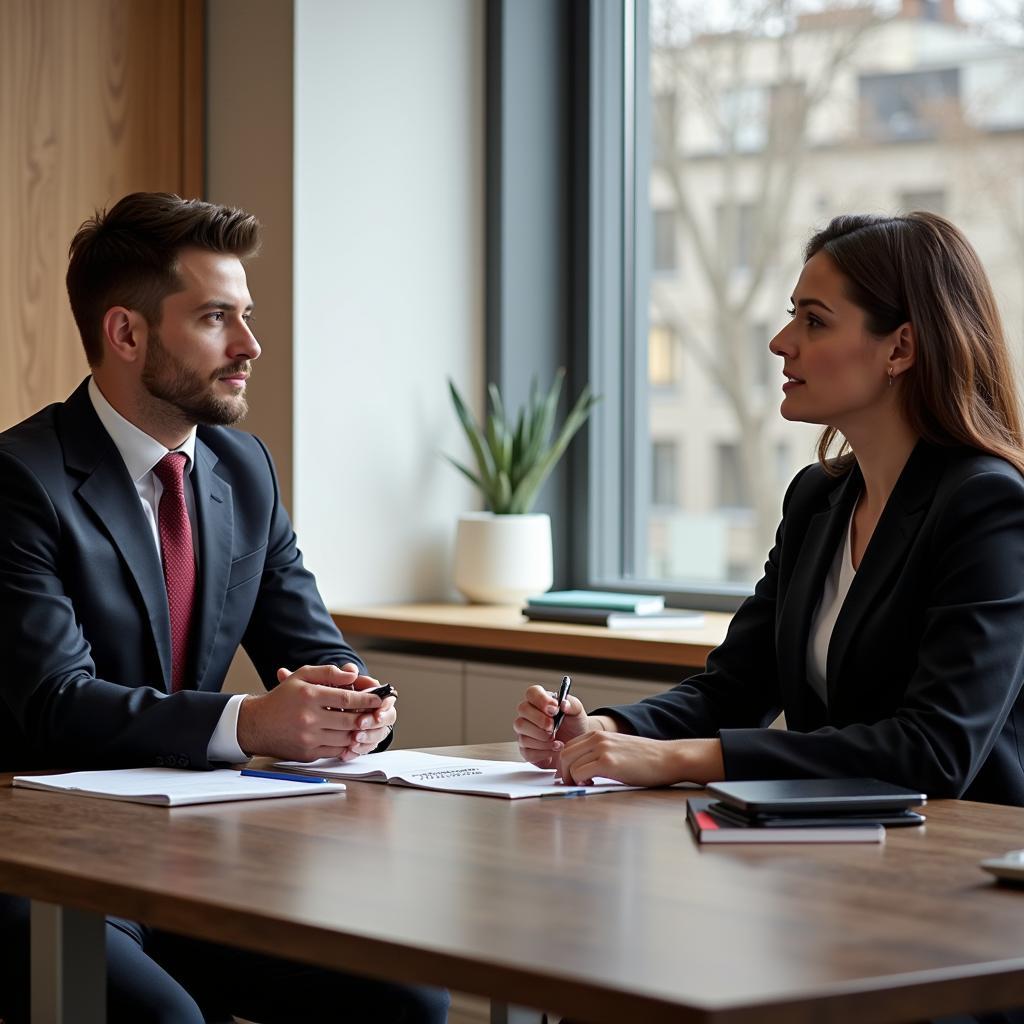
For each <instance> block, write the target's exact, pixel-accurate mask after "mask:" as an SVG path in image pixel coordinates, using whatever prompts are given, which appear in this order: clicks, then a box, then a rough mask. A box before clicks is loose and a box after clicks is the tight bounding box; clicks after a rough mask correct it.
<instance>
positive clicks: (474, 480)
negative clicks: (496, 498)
mask: <svg viewBox="0 0 1024 1024" xmlns="http://www.w3.org/2000/svg"><path fill="white" fill-rule="evenodd" d="M445 458H446V459H447V460H448V461H449V462H450V463H451V464H452V465H453V466H454V467H455V468H456V469H457V470H458V471H459V472H460V473H462V475H463V476H465V477H466V478H467V479H468V480H469V482H470V483H471V484H473V486H474V487H476V488H477V490H478V491H480V493H481V494H482V495H483V496H484V498H485V499H486V498H487V488H486V487H485V486H484V483H483V481H482V480H481V479H480V477H478V476H477V475H476V473H474V472H473V471H472V470H471V469H467V468H466V467H465V466H464V465H463V464H462V463H461V462H458V461H456V460H455V459H453V458H452V457H451V456H450V455H445Z"/></svg>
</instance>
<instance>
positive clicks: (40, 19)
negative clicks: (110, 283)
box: [0, 0, 203, 429]
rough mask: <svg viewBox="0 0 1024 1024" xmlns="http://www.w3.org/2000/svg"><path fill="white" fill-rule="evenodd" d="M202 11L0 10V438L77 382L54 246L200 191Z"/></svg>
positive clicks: (176, 1) (164, 4) (69, 2)
mask: <svg viewBox="0 0 1024 1024" xmlns="http://www.w3.org/2000/svg"><path fill="white" fill-rule="evenodd" d="M202 48H203V0H0V429H3V428H5V427H7V426H10V425H11V424H12V423H15V422H17V421H18V420H20V419H23V418H24V417H25V416H28V415H29V414H30V413H32V412H34V411H35V410H36V409H39V408H40V407H41V406H43V405H45V404H47V403H49V402H52V401H58V400H61V399H63V398H65V397H66V396H67V395H68V394H69V393H70V392H71V391H72V390H73V389H74V387H75V386H76V385H77V384H78V382H79V381H80V380H81V379H82V377H84V376H85V374H86V373H87V372H88V367H87V365H86V362H85V356H84V354H83V352H82V346H81V342H80V340H79V337H78V332H77V330H76V329H75V325H74V320H73V319H72V317H71V312H70V309H69V307H68V301H67V293H66V291H65V288H64V273H65V271H66V269H67V249H68V243H69V242H70V240H71V237H72V235H73V234H74V233H75V231H76V230H77V228H78V226H79V225H80V224H81V223H82V221H84V220H85V219H86V218H87V217H89V216H91V215H92V213H93V211H95V210H96V209H98V208H102V207H105V206H109V205H110V204H112V203H113V202H115V201H116V200H117V199H119V198H120V197H121V196H122V195H124V194H126V193H128V192H134V191H136V190H143V189H146V190H160V191H167V192H177V193H178V194H179V195H186V196H199V195H201V193H202V189H203V117H202V114H203V59H202Z"/></svg>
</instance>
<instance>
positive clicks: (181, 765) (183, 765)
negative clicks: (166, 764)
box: [178, 757, 192, 768]
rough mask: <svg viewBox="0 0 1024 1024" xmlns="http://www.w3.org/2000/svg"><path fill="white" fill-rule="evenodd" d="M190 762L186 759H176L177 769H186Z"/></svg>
mask: <svg viewBox="0 0 1024 1024" xmlns="http://www.w3.org/2000/svg"><path fill="white" fill-rule="evenodd" d="M191 763H192V762H191V761H190V760H189V759H188V758H187V757H179V758H178V767H179V768H187V767H188V766H189V765H190V764H191Z"/></svg>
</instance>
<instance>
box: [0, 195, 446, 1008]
mask: <svg viewBox="0 0 1024 1024" xmlns="http://www.w3.org/2000/svg"><path fill="white" fill-rule="evenodd" d="M258 245H259V224H258V222H257V221H256V220H255V218H253V217H252V216H250V215H248V214H246V213H244V212H242V211H239V210H233V209H229V208H226V207H221V206H215V205H212V204H209V203H203V202H199V201H184V200H181V199H179V198H178V197H177V196H171V195H166V194H160V193H136V194H133V195H130V196H126V197H125V198H124V199H122V200H121V201H120V202H118V203H117V204H116V205H115V206H114V207H113V208H112V209H111V210H110V211H109V212H107V213H105V214H98V215H97V216H96V218H94V219H92V220H90V221H87V222H86V223H85V224H84V225H83V226H82V228H81V229H80V230H79V232H78V233H77V235H76V236H75V238H74V240H73V242H72V244H71V259H70V264H69V268H68V275H67V284H68V294H69V297H70V300H71V307H72V311H73V313H74V316H75V320H76V322H77V324H78V328H79V331H80V333H81V335H82V340H83V343H84V346H85V351H86V356H87V358H88V361H89V365H90V368H91V370H92V375H91V377H90V378H88V379H87V380H86V381H84V382H83V383H82V385H81V386H80V387H79V388H78V389H77V390H76V391H75V392H74V394H73V395H71V397H70V398H69V399H68V400H67V401H66V402H64V403H62V404H55V405H52V406H49V407H47V408H45V409H43V410H41V411H40V412H38V413H36V414H35V415H34V416H32V417H30V418H29V419H28V420H25V421H24V422H23V423H20V424H18V425H17V426H15V427H13V428H11V429H10V430H8V431H6V432H5V433H3V434H0V650H2V651H3V660H2V662H0V666H2V667H0V698H2V699H0V768H2V769H4V770H12V769H20V770H24V769H29V768H37V767H57V766H68V767H78V768H93V767H123V768H127V767H132V766H146V765H149V766H154V765H156V766H165V767H175V768H192V769H202V768H208V767H210V766H211V765H212V764H215V763H233V762H238V761H244V760H246V759H247V758H249V757H252V756H254V755H270V756H274V757H280V758H287V759H295V760H312V759H314V758H318V757H341V758H343V759H346V760H348V759H351V758H353V757H357V756H359V755H360V754H363V753H367V752H369V751H372V750H375V749H381V748H383V747H385V746H387V744H388V743H389V742H390V738H391V731H392V729H393V727H394V723H395V718H396V709H395V707H394V703H395V702H394V698H393V697H388V698H386V699H385V700H383V701H382V700H381V699H380V698H379V697H378V696H376V695H373V694H371V693H368V692H366V691H368V690H369V689H371V688H373V687H374V686H375V685H376V680H374V679H372V678H371V677H370V676H369V675H368V674H367V671H366V667H365V665H364V664H363V663H362V661H361V660H360V659H359V657H358V656H357V655H356V653H355V652H354V651H353V650H352V648H351V647H349V645H348V644H347V643H346V642H345V640H344V638H343V637H342V635H341V633H340V632H339V631H338V629H337V628H336V627H335V625H334V623H333V621H332V619H331V617H330V615H329V614H328V612H327V610H326V608H325V607H324V604H323V601H322V600H321V598H320V595H319V593H318V591H317V588H316V584H315V581H314V579H313V576H312V575H311V574H310V573H309V571H308V570H306V569H305V568H304V566H303V564H302V556H301V554H300V553H299V550H298V548H297V546H296V538H295V534H294V532H293V531H292V527H291V524H290V522H289V519H288V515H287V513H286V512H285V510H284V508H283V507H282V505H281V500H280V493H279V489H278V482H277V477H276V474H275V472H274V467H273V463H272V461H271V459H270V455H269V453H268V452H267V450H266V448H265V447H264V445H263V444H262V443H261V442H260V441H259V440H258V439H257V438H255V437H252V436H250V435H247V434H243V433H240V432H238V431H233V430H228V429H226V427H227V426H228V425H230V424H233V423H236V422H237V421H238V420H240V419H241V418H242V417H243V416H244V415H245V412H246V411H247V406H246V399H245V391H246V381H247V379H248V377H249V375H250V373H251V372H252V366H253V363H254V361H255V360H256V359H257V358H258V356H259V354H260V346H259V344H258V342H257V341H256V338H255V336H254V335H253V333H252V330H251V329H250V328H251V325H250V318H251V315H252V306H253V304H252V299H251V298H250V295H249V290H248V287H247V284H246V276H245V270H244V267H243V260H245V259H246V258H248V257H250V256H252V255H253V254H254V253H255V252H256V250H257V249H258ZM239 645H241V646H242V647H244V648H245V650H246V651H247V653H248V654H249V656H250V657H251V659H252V661H253V663H254V665H255V666H256V669H257V671H258V672H259V674H260V677H261V679H262V680H263V682H264V684H265V685H266V687H267V690H268V692H267V693H266V694H262V695H259V696H254V695H234V696H232V695H230V694H224V693H221V688H222V685H223V683H224V679H225V676H226V674H227V671H228V667H229V665H230V663H231V660H232V658H233V657H234V654H235V652H236V650H237V648H238V647H239ZM26 930H27V925H26V908H25V902H24V901H21V900H14V899H11V898H8V897H0V933H2V934H3V935H4V937H5V939H6V940H7V943H9V944H10V952H9V953H7V954H6V955H3V956H0V1017H3V1016H4V1015H5V1014H6V1015H7V1017H8V1019H9V1020H16V1019H19V1016H20V1015H22V1014H24V1013H25V998H26V990H27V968H26V964H25V963H24V957H25V950H26V949H27V935H26ZM107 932H108V968H109V977H108V990H109V1002H110V1019H111V1020H118V1021H120V1020H124V1021H131V1022H133V1024H136V1022H140V1021H148V1020H153V1021H175V1022H179V1021H182V1022H184V1021H188V1022H192V1021H195V1022H196V1024H198V1022H201V1021H203V1020H204V1014H210V1013H214V1014H221V1015H224V1014H226V1013H232V1012H234V1013H239V1014H243V1015H245V1016H247V1017H253V1018H254V1019H258V1020H260V1021H266V1022H269V1021H285V1020H289V1021H290V1020H307V1019H313V1018H316V1019H331V1017H330V1016H329V1014H330V1013H333V1012H338V1014H339V1019H340V1018H341V1017H342V1016H343V1017H344V1018H345V1019H347V1020H377V1019H379V1020H395V1021H398V1020H401V1021H414V1020H415V1021H442V1020H444V1019H445V1015H446V1008H447V996H446V994H445V993H443V992H437V991H433V990H426V989H414V988H408V987H402V986H396V985H387V984H383V983H380V982H373V981H369V980H366V979H359V978H349V977H344V976H340V975H337V974H332V973H330V972H325V971H317V970H312V969H305V968H299V967H297V966H296V965H294V964H289V963H287V962H285V961H274V960H271V959H269V958H266V957H255V956H251V955H249V954H244V953H241V952H239V951H236V950H230V949H225V948H222V947H215V946H211V945H210V944H207V943H198V942H190V941H188V940H184V939H181V938H178V937H174V936H170V935H166V934H162V933H159V932H155V931H153V930H152V929H148V928H146V927H144V926H142V925H139V924H136V923H134V922H127V921H113V920H112V921H111V922H110V923H109V924H108V928H107ZM5 944H6V943H5ZM214 993H216V994H217V995H216V998H214V997H213V996H214ZM225 997H226V998H225ZM5 1002H6V1003H7V1004H8V1005H5ZM325 1014H328V1016H325Z"/></svg>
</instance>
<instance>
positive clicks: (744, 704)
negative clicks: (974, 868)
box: [608, 442, 1024, 805]
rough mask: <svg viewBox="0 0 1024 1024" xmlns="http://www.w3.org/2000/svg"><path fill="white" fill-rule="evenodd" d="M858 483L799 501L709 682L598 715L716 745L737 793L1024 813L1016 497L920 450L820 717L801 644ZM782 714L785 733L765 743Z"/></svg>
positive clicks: (851, 608)
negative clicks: (760, 785) (756, 785)
mask: <svg viewBox="0 0 1024 1024" xmlns="http://www.w3.org/2000/svg"><path fill="white" fill-rule="evenodd" d="M862 489H863V479H862V477H861V475H860V472H859V470H858V469H857V468H856V467H854V468H853V469H852V470H850V471H849V472H848V473H847V474H846V475H845V476H844V477H842V478H840V479H838V480H837V479H836V478H834V477H829V476H828V475H827V474H826V473H825V472H824V471H823V470H822V468H821V467H820V466H817V465H814V466H810V467H807V468H806V469H804V470H803V471H801V473H800V474H799V475H798V476H797V478H796V479H795V480H794V481H793V483H792V484H791V486H790V488H789V491H788V493H787V495H786V499H785V502H784V505H783V517H782V522H781V525H780V526H779V530H778V534H777V537H776V543H775V546H774V548H773V549H772V551H771V553H770V554H769V556H768V562H767V564H766V565H765V573H764V577H763V578H762V579H761V580H760V582H759V583H758V584H757V586H756V588H755V591H754V595H753V596H752V597H750V598H749V599H748V600H747V601H746V602H745V603H744V604H743V605H742V606H741V607H740V609H739V610H738V611H737V612H736V614H735V616H734V618H733V621H732V624H731V626H730V629H729V632H728V634H727V636H726V639H725V641H724V642H723V643H722V645H721V646H720V647H718V648H717V649H716V650H715V651H713V652H712V654H711V655H710V656H709V658H708V662H707V666H706V669H705V671H704V672H702V673H700V674H699V675H696V676H693V677H691V678H690V679H687V680H686V681H684V682H683V683H681V684H679V685H678V686H676V687H675V688H674V689H672V690H671V691H669V692H668V693H665V694H661V695H658V696H655V697H650V698H647V699H645V700H643V701H641V702H640V703H638V704H633V705H624V706H621V707H617V708H613V709H608V710H609V711H610V713H612V714H614V715H615V716H616V717H617V718H619V719H621V720H624V721H625V722H627V723H628V724H629V726H630V727H631V729H632V730H633V731H634V732H636V733H637V734H639V735H642V736H652V737H658V738H662V739H675V738H683V737H707V736H718V737H720V738H721V742H722V751H723V755H724V761H725V771H726V775H727V777H728V778H730V779H757V778H793V777H801V776H805V777H806V776H818V777H839V776H846V777H854V778H856V777H861V776H873V777H876V778H880V779H887V780H889V781H892V782H895V783H901V784H904V785H908V786H912V787H914V788H919V789H921V790H922V791H924V792H926V793H928V794H929V795H930V796H933V797H965V798H968V799H972V800H983V801H989V802H993V803H1008V804H1020V805H1024V765H1022V750H1024V698H1022V696H1021V682H1022V676H1024V481H1022V479H1021V477H1020V475H1019V474H1018V472H1017V471H1016V470H1015V469H1014V468H1013V467H1011V466H1010V465H1009V464H1007V463H1006V462H1004V461H1003V460H1001V459H997V458H993V457H990V456H987V455H983V454H981V453H979V452H976V451H972V450H969V449H964V448H943V447H939V446H935V445H931V444H927V443H925V442H920V443H918V445H917V446H916V448H915V449H914V452H913V454H912V455H911V457H910V459H909V461H908V462H907V465H906V466H905V467H904V470H903V473H902V474H901V476H900V478H899V481H898V482H897V484H896V487H895V489H894V491H893V493H892V495H891V496H890V498H889V501H888V503H887V504H886V507H885V510H884V512H883V513H882V516H881V518H880V520H879V522H878V525H877V527H876V528H875V532H874V534H873V535H872V537H871V541H870V543H869V544H868V547H867V550H866V551H865V553H864V557H863V559H862V561H861V565H860V568H859V570H858V571H857V575H856V577H855V578H854V580H853V584H852V586H851V588H850V591H849V594H848V595H847V597H846V600H845V602H844V604H843V607H842V610H841V612H840V614H839V618H838V620H837V621H836V624H835V629H834V630H833V633H832V639H831V643H830V645H829V651H828V662H827V671H826V683H827V687H828V706H827V707H826V706H825V705H824V704H823V703H822V701H821V700H820V699H819V698H818V696H817V695H816V693H815V692H814V690H812V689H811V687H810V685H809V684H808V682H807V665H806V657H807V639H808V634H809V632H810V628H811V620H812V618H813V616H814V611H815V608H816V607H817V604H818V601H819V600H820V598H821V593H822V588H823V586H824V581H825V576H826V574H827V572H828V569H829V566H830V565H831V564H832V560H833V557H834V555H835V552H836V548H837V546H838V545H839V543H840V542H841V541H842V537H843V531H844V530H845V528H846V526H847V524H848V522H849V519H850V515H851V512H852V510H853V507H854V503H855V502H856V499H857V496H858V495H859V494H860V493H861V491H862ZM780 711H785V713H786V721H787V723H788V727H789V728H788V731H783V730H779V729H766V728H764V726H766V725H767V724H768V723H769V722H771V721H772V720H773V719H774V718H775V716H776V715H777V714H778V713H779V712H780Z"/></svg>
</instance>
